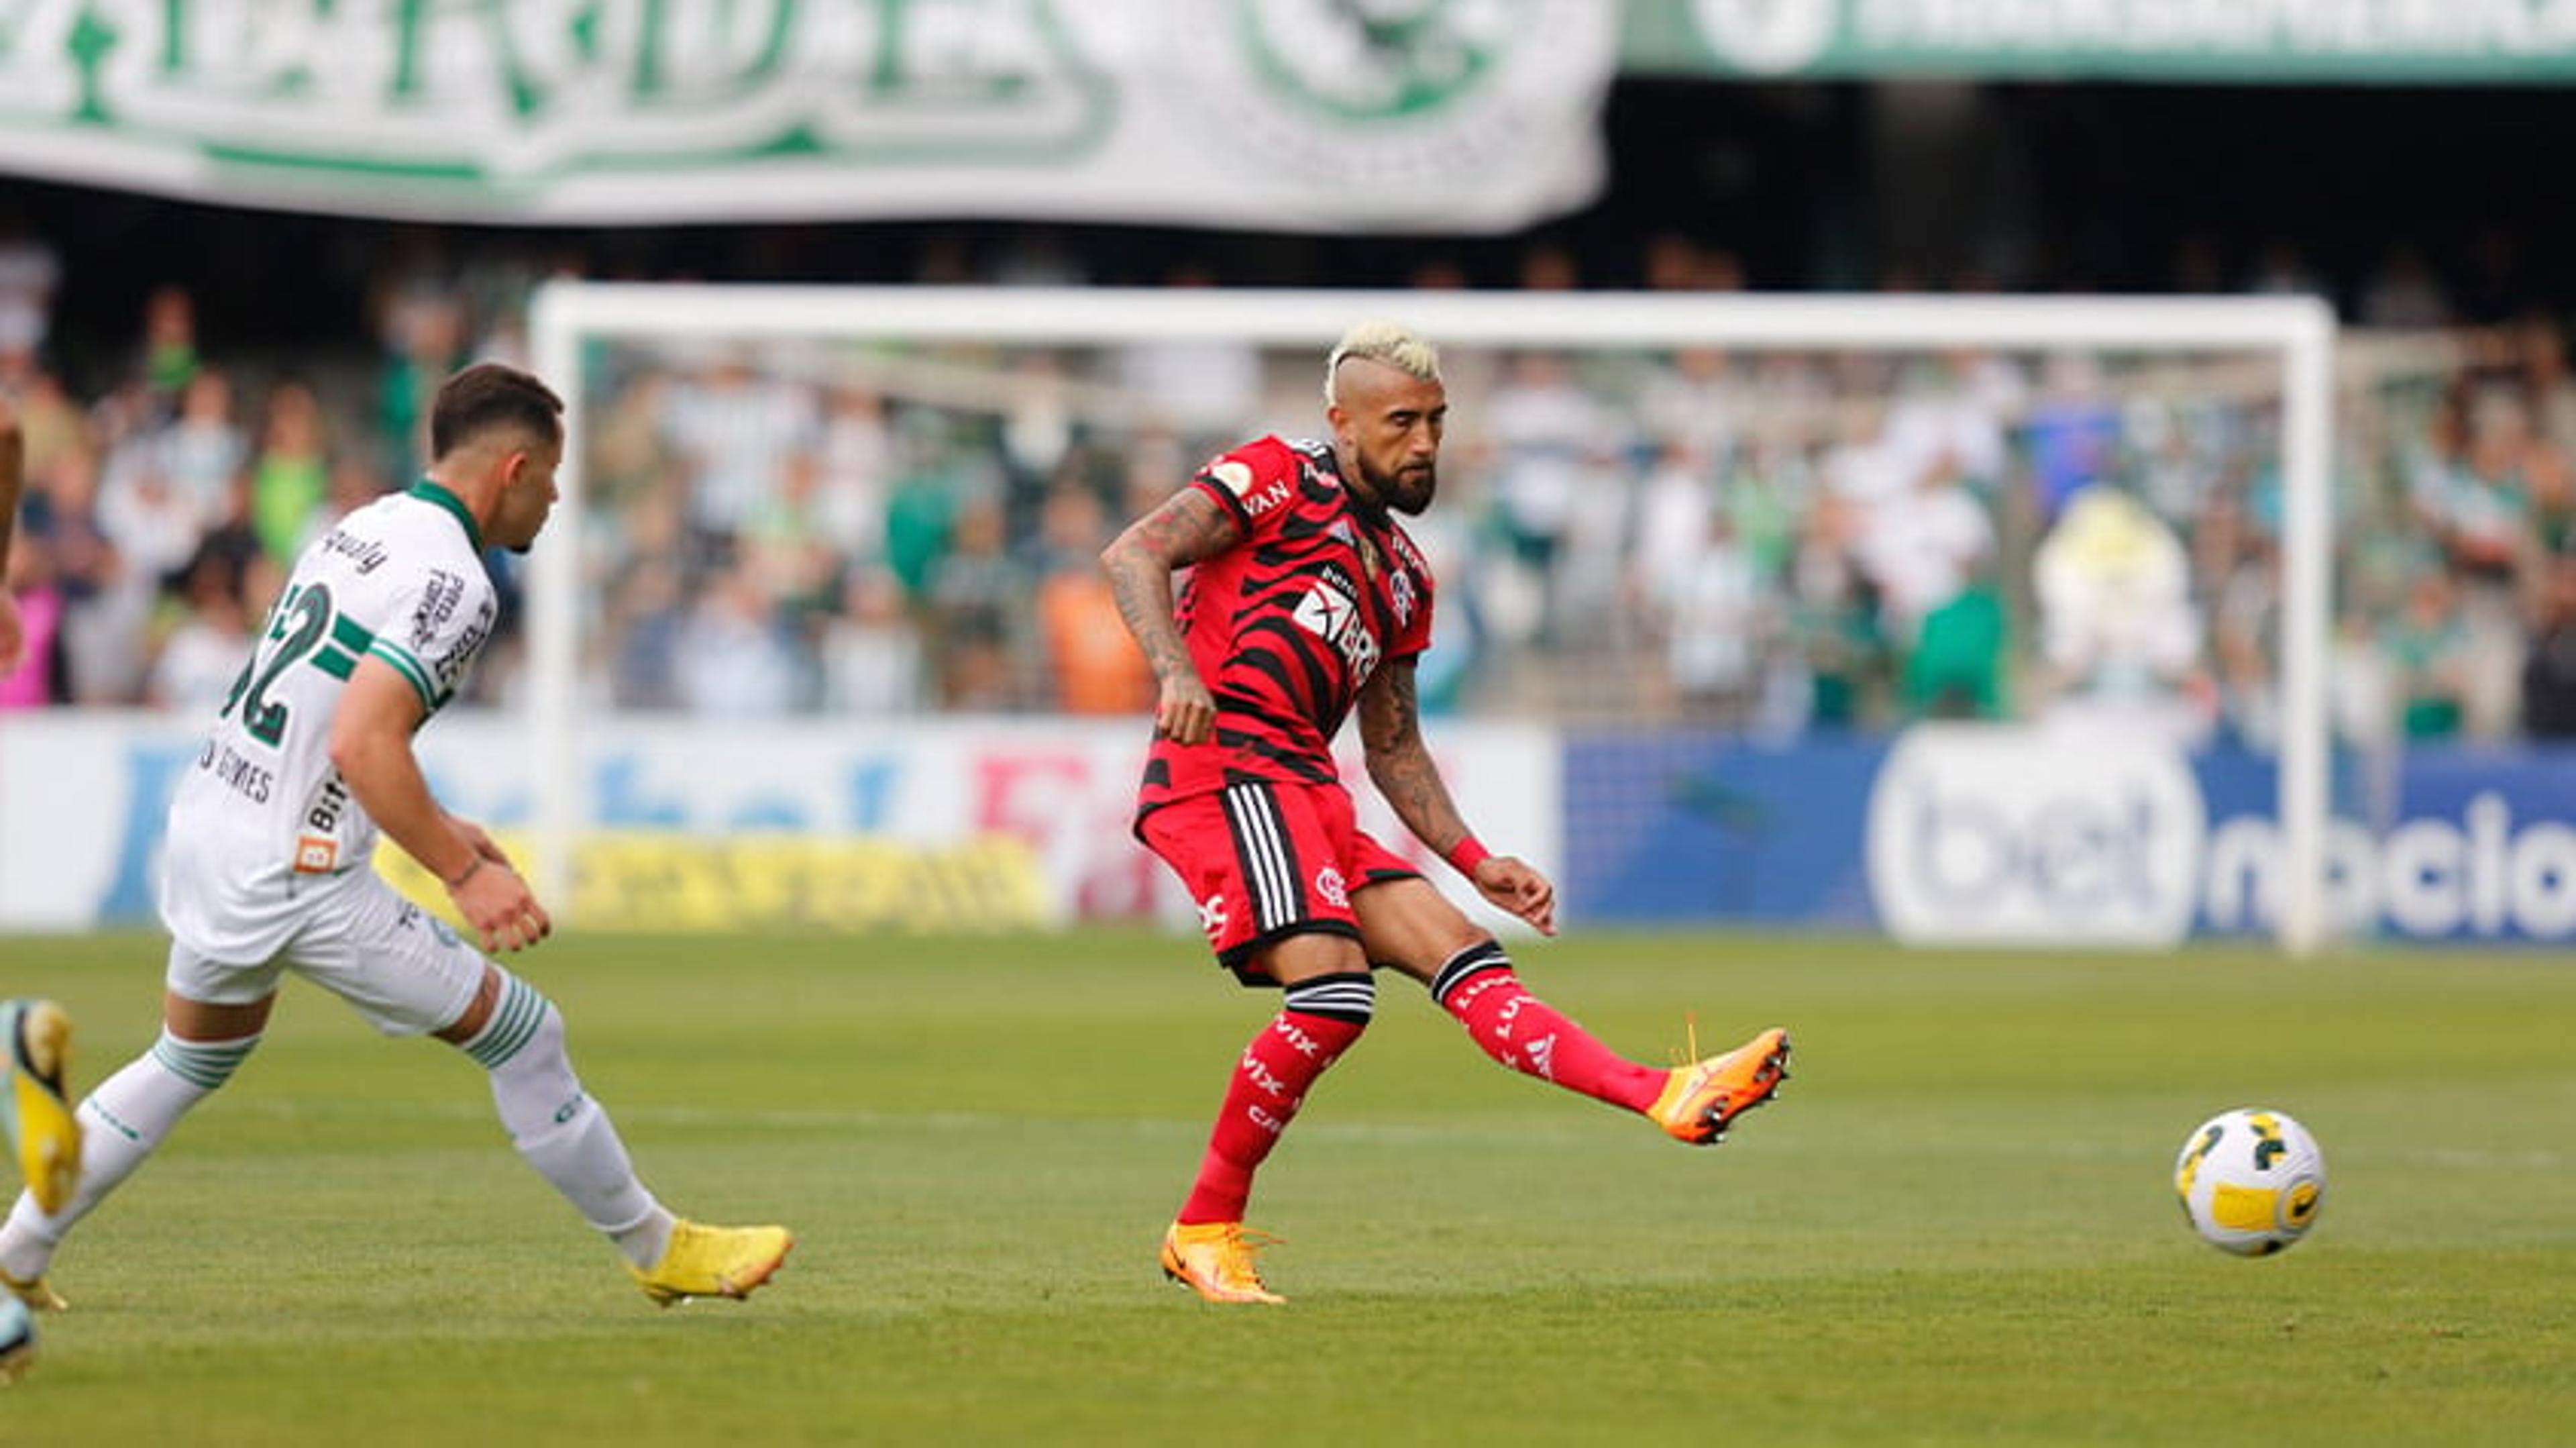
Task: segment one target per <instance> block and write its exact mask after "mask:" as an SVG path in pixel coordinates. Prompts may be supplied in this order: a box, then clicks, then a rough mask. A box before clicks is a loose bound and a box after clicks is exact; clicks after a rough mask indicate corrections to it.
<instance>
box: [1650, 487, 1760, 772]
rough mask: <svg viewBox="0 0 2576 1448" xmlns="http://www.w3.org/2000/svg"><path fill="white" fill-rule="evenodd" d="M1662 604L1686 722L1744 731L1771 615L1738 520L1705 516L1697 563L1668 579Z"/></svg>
mask: <svg viewBox="0 0 2576 1448" xmlns="http://www.w3.org/2000/svg"><path fill="white" fill-rule="evenodd" d="M1654 597H1655V602H1656V604H1657V613H1658V617H1659V618H1660V620H1661V623H1662V626H1663V635H1664V668H1665V671H1666V673H1667V675H1668V676H1669V677H1670V679H1671V681H1672V685H1673V689H1674V692H1675V694H1676V695H1677V696H1678V699H1679V703H1680V707H1681V713H1682V717H1683V718H1684V719H1686V720H1688V721H1690V722H1692V723H1695V724H1701V725H1717V726H1740V725H1742V724H1743V723H1744V721H1745V720H1746V718H1747V717H1749V715H1750V713H1751V711H1752V707H1753V701H1754V697H1755V693H1756V690H1757V689H1758V687H1759V685H1760V683H1761V663H1762V657H1763V649H1764V644H1765V642H1766V638H1765V636H1766V635H1767V634H1768V633H1769V631H1770V629H1769V614H1770V608H1769V603H1768V599H1767V596H1766V590H1765V588H1764V587H1763V580H1762V578H1761V576H1760V575H1759V574H1758V573H1757V572H1756V571H1755V568H1754V564H1753V556H1752V554H1751V552H1750V551H1749V550H1747V549H1746V548H1745V547H1744V546H1743V544H1742V542H1741V541H1740V540H1739V539H1738V538H1737V537H1736V536H1735V520H1734V519H1732V518H1730V517H1728V516H1727V515H1726V514H1725V513H1724V512H1722V511H1720V510H1718V509H1715V508H1710V509H1705V510H1703V512H1702V514H1701V517H1700V520H1699V536H1698V540H1697V544H1696V547H1695V548H1694V550H1693V556H1692V557H1691V558H1690V559H1688V560H1687V561H1686V562H1679V563H1678V564H1677V565H1676V566H1673V567H1670V568H1668V569H1666V570H1665V571H1664V572H1663V574H1662V575H1661V576H1660V578H1659V579H1658V580H1657V587H1656V592H1655V595H1654Z"/></svg>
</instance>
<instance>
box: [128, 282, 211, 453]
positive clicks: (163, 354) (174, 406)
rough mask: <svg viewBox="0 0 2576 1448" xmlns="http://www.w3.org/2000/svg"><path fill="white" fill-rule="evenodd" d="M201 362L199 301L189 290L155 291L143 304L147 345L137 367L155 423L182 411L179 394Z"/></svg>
mask: <svg viewBox="0 0 2576 1448" xmlns="http://www.w3.org/2000/svg"><path fill="white" fill-rule="evenodd" d="M200 361H201V359H200V358H199V356H198V355H197V300H196V298H194V297H192V296H190V295H189V294H188V290H187V288H185V287H177V286H162V287H156V288H154V289H153V292H152V295H151V296H150V297H149V298H147V299H145V301H144V303H143V346H142V353H141V356H140V357H139V358H138V359H137V368H136V371H137V374H138V376H139V377H140V378H141V380H142V383H143V390H144V395H145V398H146V402H147V406H146V409H145V415H146V417H147V418H148V420H149V421H150V422H151V423H154V424H158V423H162V422H167V421H168V420H169V419H170V418H171V417H172V416H174V415H175V414H176V413H177V412H178V403H179V393H180V392H181V390H183V389H184V388H186V387H187V385H188V382H189V380H190V379H191V378H193V377H195V376H196V375H197V367H198V364H199V362H200Z"/></svg>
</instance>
